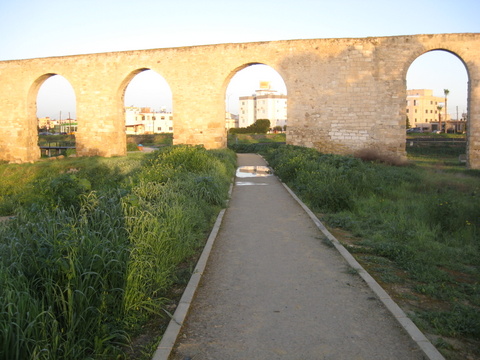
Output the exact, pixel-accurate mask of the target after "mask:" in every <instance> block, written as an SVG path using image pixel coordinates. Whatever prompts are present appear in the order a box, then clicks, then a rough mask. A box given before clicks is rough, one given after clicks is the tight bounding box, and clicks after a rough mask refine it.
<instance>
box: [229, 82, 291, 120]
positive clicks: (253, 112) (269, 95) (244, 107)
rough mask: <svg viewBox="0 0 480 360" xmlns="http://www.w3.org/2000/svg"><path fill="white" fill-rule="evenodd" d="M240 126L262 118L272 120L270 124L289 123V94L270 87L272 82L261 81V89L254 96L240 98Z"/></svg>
mask: <svg viewBox="0 0 480 360" xmlns="http://www.w3.org/2000/svg"><path fill="white" fill-rule="evenodd" d="M239 101H240V106H239V121H238V126H239V127H247V126H249V125H251V124H253V123H255V121H257V120H260V119H268V120H270V126H271V127H272V128H273V127H275V126H281V127H284V126H285V125H287V95H284V94H279V93H277V91H276V90H272V89H271V88H270V82H268V81H261V82H260V89H259V90H256V91H255V94H253V95H252V96H242V97H240V99H239Z"/></svg>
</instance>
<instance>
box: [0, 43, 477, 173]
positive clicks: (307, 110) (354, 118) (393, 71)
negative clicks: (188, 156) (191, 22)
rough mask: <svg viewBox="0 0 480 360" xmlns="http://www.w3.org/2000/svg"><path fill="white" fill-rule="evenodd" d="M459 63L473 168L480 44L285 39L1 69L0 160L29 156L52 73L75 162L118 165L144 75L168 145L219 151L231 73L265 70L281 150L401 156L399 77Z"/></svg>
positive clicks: (19, 63)
mask: <svg viewBox="0 0 480 360" xmlns="http://www.w3.org/2000/svg"><path fill="white" fill-rule="evenodd" d="M438 49H442V50H446V51H449V52H451V53H453V54H455V55H456V56H458V57H459V58H460V59H461V60H462V61H463V63H464V64H465V66H466V69H467V72H468V76H469V103H468V106H469V109H468V110H469V116H470V118H469V123H468V135H467V136H468V151H467V157H468V160H467V164H468V166H470V167H472V168H480V34H437V35H412V36H395V37H372V38H357V39H312V40H286V41H272V42H258V43H242V44H220V45H206V46H193V47H181V48H167V49H152V50H138V51H124V52H112V53H103V54H90V55H77V56H65V57H52V58H41V59H28V60H15V61H2V62H0V80H1V81H0V159H1V160H7V161H10V162H27V161H34V160H36V159H38V158H39V156H40V152H39V149H38V147H37V145H36V142H37V135H36V133H37V132H36V98H37V93H38V89H39V88H40V86H41V85H42V83H43V82H44V81H45V80H46V79H48V78H49V77H50V76H52V75H55V74H58V75H62V76H63V77H65V78H66V79H67V80H68V81H69V82H70V84H71V85H72V87H73V89H74V91H75V95H76V101H77V120H78V124H79V127H78V133H77V152H78V154H79V155H85V156H93V155H100V156H115V155H124V154H125V152H126V140H125V131H124V124H125V120H124V112H123V106H124V102H123V96H124V93H125V89H126V87H127V85H128V83H129V82H130V80H131V79H132V78H133V77H134V76H135V75H136V74H138V73H139V72H141V71H144V70H146V69H151V70H153V71H156V72H158V73H159V74H160V75H162V76H163V77H164V78H165V79H166V81H167V82H168V84H169V85H170V87H171V90H172V94H173V111H174V113H175V119H174V143H175V144H182V143H187V144H203V145H205V147H207V148H222V147H225V146H226V131H225V128H224V118H225V91H226V88H227V86H228V83H229V81H230V79H231V78H232V77H233V76H234V75H235V73H236V72H238V71H239V70H241V69H243V68H244V67H246V66H249V65H252V64H258V63H262V64H266V65H269V66H271V67H273V68H274V69H275V70H277V71H278V72H279V73H280V75H281V76H282V77H283V79H284V81H285V83H286V86H287V91H288V130H287V131H288V132H287V142H288V143H290V144H295V145H302V146H309V147H315V148H317V149H320V150H322V151H326V152H333V153H340V154H348V153H352V152H355V151H357V150H360V149H364V148H374V149H376V150H377V151H380V152H385V153H389V154H392V153H393V154H395V155H398V156H405V121H406V114H405V108H406V107H405V99H406V75H407V71H408V68H409V66H410V65H411V63H412V62H413V61H414V60H415V59H416V58H417V57H418V56H420V55H422V54H423V53H425V52H428V51H431V50H438Z"/></svg>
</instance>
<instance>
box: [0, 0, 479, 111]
mask: <svg viewBox="0 0 480 360" xmlns="http://www.w3.org/2000/svg"><path fill="white" fill-rule="evenodd" d="M479 15H480V1H478V0H456V1H454V0H436V1H430V0H426V1H422V0H417V1H412V0H406V1H402V2H390V1H386V0H378V1H368V0H363V1H362V0H359V1H356V0H336V1H332V0H329V1H323V0H296V1H290V0H243V1H233V0H169V1H165V0H135V1H133V0H128V1H125V0H1V1H0V34H1V36H0V61H1V60H14V59H26V58H36V57H50V56H61V55H74V54H85V53H96V52H109V51H121V50H137V49H150V48H164V47H177V46H189V45H206V44H216V43H230V42H250V41H268V40H288V39H308V38H339V37H367V36H394V35H410V34H435V33H462V32H480V18H479ZM442 61H447V62H448V59H447V60H442V59H441V60H440V62H442ZM441 65H442V64H440V65H438V69H443V70H441V71H440V70H439V71H440V73H445V67H444V66H441ZM436 66H437V65H435V66H433V65H432V64H427V65H426V68H427V69H430V70H432V67H433V68H436ZM462 66H463V65H462ZM412 71H413V69H412ZM452 71H460V73H461V71H462V69H461V68H460V70H458V69H455V70H452ZM463 71H465V70H464V68H463ZM460 73H458V74H456V75H455V74H454V75H453V76H452V77H453V78H454V79H459V78H462V76H463V77H465V79H466V74H463V75H462V74H460ZM409 74H410V72H409ZM437 75H438V73H437ZM416 76H420V77H421V76H426V74H425V72H424V71H418V75H416ZM437 77H438V76H437ZM465 79H463V80H462V81H466V80H465ZM407 80H408V83H409V84H408V87H411V86H410V83H413V80H412V81H411V80H410V79H407ZM417 80H421V79H415V84H416V83H417ZM457 82H459V83H460V81H457ZM420 84H423V83H421V82H420ZM254 87H256V85H255V86H254ZM413 87H417V85H415V86H413ZM421 87H426V88H428V85H426V86H421ZM457 87H458V88H459V89H460V88H462V87H465V89H466V84H464V85H461V84H459V85H449V84H446V85H444V84H443V83H442V85H440V88H439V89H440V90H441V93H443V88H449V89H450V96H451V98H452V105H453V104H454V103H455V102H458V105H457V106H460V107H465V106H466V99H464V100H461V99H459V100H458V101H457V100H456V99H454V96H455V94H456V93H458V92H460V90H458V91H457ZM434 90H435V89H434ZM440 90H438V91H440ZM438 91H437V90H435V93H436V95H441V94H438ZM227 93H228V91H227ZM235 96H236V95H235ZM465 96H466V95H465ZM127 100H128V99H127ZM39 102H40V101H39ZM127 103H128V101H127ZM449 104H450V102H449ZM129 105H130V104H129ZM135 105H137V104H135ZM138 105H141V104H138ZM60 110H61V109H60ZM52 111H53V110H52ZM55 111H56V110H55ZM64 111H69V110H68V109H64ZM73 111H74V110H73ZM461 111H462V110H461Z"/></svg>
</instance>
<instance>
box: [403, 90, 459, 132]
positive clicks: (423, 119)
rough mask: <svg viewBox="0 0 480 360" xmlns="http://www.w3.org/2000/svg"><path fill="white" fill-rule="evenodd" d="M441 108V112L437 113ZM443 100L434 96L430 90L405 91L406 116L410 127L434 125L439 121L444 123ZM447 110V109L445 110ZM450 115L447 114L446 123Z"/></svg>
mask: <svg viewBox="0 0 480 360" xmlns="http://www.w3.org/2000/svg"><path fill="white" fill-rule="evenodd" d="M439 106H441V107H442V110H441V111H440V114H439V111H438V107H439ZM444 106H445V98H444V97H439V96H434V95H433V90H430V89H413V90H407V116H408V120H409V122H410V126H411V127H417V126H420V124H428V123H434V122H437V123H438V121H439V115H440V118H441V119H440V120H441V121H445V112H444V111H445V110H444ZM447 110H448V109H447ZM448 120H450V115H448V114H447V121H448Z"/></svg>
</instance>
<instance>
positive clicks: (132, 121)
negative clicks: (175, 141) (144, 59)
mask: <svg viewBox="0 0 480 360" xmlns="http://www.w3.org/2000/svg"><path fill="white" fill-rule="evenodd" d="M121 103H122V106H123V113H124V120H125V133H126V136H127V150H134V149H137V145H138V144H142V145H144V144H143V143H146V142H147V143H153V144H155V145H158V144H171V142H172V137H173V131H174V126H173V108H172V91H171V89H170V86H169V84H168V83H167V81H166V80H165V78H164V77H163V76H161V75H160V74H159V73H157V72H155V71H154V70H151V69H147V68H142V69H138V70H136V71H133V72H132V73H131V74H130V75H129V76H128V78H127V79H126V80H125V82H124V85H123V90H122V101H121Z"/></svg>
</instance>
